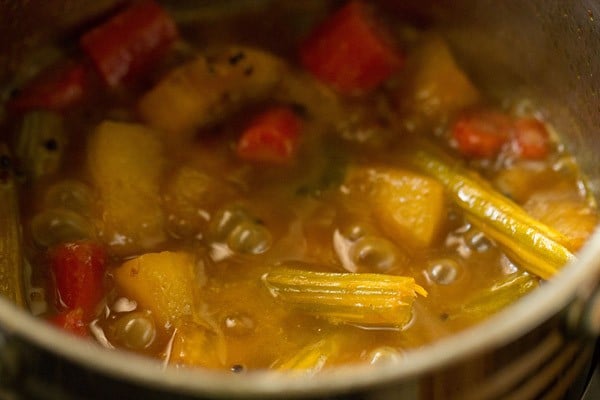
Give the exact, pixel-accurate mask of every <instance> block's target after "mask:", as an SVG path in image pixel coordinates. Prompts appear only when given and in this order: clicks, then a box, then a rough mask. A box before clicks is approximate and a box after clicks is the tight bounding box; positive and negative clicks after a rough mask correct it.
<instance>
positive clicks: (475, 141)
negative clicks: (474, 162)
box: [452, 111, 514, 158]
mask: <svg viewBox="0 0 600 400" xmlns="http://www.w3.org/2000/svg"><path fill="white" fill-rule="evenodd" d="M513 134H514V126H513V121H512V120H511V119H510V118H509V117H508V116H507V115H505V114H502V113H500V112H494V111H487V112H476V113H467V114H464V115H462V116H461V117H460V118H459V119H458V120H457V121H456V122H455V123H454V126H453V127H452V138H453V139H454V140H455V142H456V145H457V147H458V151H459V152H460V153H461V154H462V155H464V156H467V157H474V158H493V157H495V156H496V155H498V153H500V150H501V149H502V147H503V146H504V145H505V144H506V143H508V142H509V140H510V139H511V137H512V136H513Z"/></svg>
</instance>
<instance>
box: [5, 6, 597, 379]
mask: <svg viewBox="0 0 600 400" xmlns="http://www.w3.org/2000/svg"><path fill="white" fill-rule="evenodd" d="M269 5H270V7H269V9H268V10H267V9H262V8H261V7H256V8H252V7H251V8H250V9H248V10H244V11H243V12H242V11H239V10H236V9H235V7H234V8H232V9H231V10H229V11H228V12H224V13H220V14H219V13H210V12H206V13H203V12H202V10H200V11H198V12H197V15H193V16H190V15H186V18H181V17H182V16H181V15H178V14H177V13H176V12H175V11H173V12H171V11H170V10H168V9H165V8H164V7H163V6H162V5H160V4H159V3H156V2H155V1H153V0H142V1H135V2H131V3H128V4H126V5H124V6H123V7H122V8H121V9H117V10H115V11H114V14H113V15H110V16H108V17H107V18H106V19H105V20H104V21H100V22H99V23H98V24H97V25H95V26H92V27H89V28H88V29H87V30H86V31H85V32H84V33H83V34H82V35H81V36H80V37H79V38H77V40H75V41H74V43H68V44H66V45H64V46H60V47H57V48H52V49H49V50H48V49H47V50H48V51H47V52H46V54H47V55H48V56H47V57H46V58H47V59H46V60H43V62H40V63H39V65H34V66H30V67H29V68H27V69H24V71H23V76H22V77H20V78H21V81H22V84H21V87H20V88H19V90H16V91H14V93H13V94H12V96H11V98H10V99H8V100H7V101H6V104H5V105H4V106H5V108H6V110H7V111H8V112H7V113H6V115H7V117H6V118H5V120H4V121H2V126H3V129H6V130H8V131H11V132H13V133H14V134H13V136H12V139H13V143H12V144H13V150H14V153H15V156H16V159H17V165H16V169H17V171H16V172H17V173H18V177H19V185H20V186H19V190H20V193H21V206H20V212H21V214H22V215H21V219H22V221H23V223H24V232H23V234H24V247H25V256H26V258H27V260H28V262H27V264H28V268H27V269H28V273H27V280H28V282H27V287H26V289H27V290H26V292H27V298H26V301H27V304H28V305H29V307H30V309H31V312H32V313H34V314H36V315H39V316H40V318H44V319H46V320H48V321H49V322H50V323H52V324H54V325H56V326H57V327H58V328H59V329H64V330H66V331H68V332H70V333H71V334H73V335H74V336H79V337H82V338H84V339H83V340H91V341H96V342H97V343H98V345H100V346H104V347H107V348H109V349H114V348H118V349H122V350H124V351H131V352H136V353H139V354H144V355H147V356H150V357H155V358H157V359H160V360H162V361H163V362H164V363H166V364H172V365H176V366H182V367H183V366H193V367H204V368H212V369H221V370H227V371H231V372H232V373H240V372H244V371H247V370H256V369H267V368H271V369H276V370H280V371H295V373H309V374H313V373H318V372H319V371H321V370H322V369H323V368H329V367H332V366H336V365H341V364H351V363H380V362H401V360H402V354H403V353H404V352H405V351H408V350H411V349H415V348H419V347H422V346H426V345H427V344H428V343H431V342H433V341H436V340H439V339H441V338H443V337H446V336H448V335H452V334H453V333H455V332H458V331H460V330H463V329H466V328H468V327H470V326H472V325H474V324H477V323H478V322H480V321H482V320H483V319H485V318H487V317H489V316H490V315H492V314H494V313H496V312H498V311H499V310H501V309H502V308H504V307H505V306H507V305H509V304H511V303H513V302H515V301H517V300H518V299H519V298H520V297H522V296H524V295H526V294H527V293H529V292H530V291H531V290H535V288H537V287H538V286H539V285H540V284H543V282H544V281H546V280H549V279H552V277H553V276H554V275H555V274H556V273H557V272H558V271H559V270H560V269H561V268H562V267H563V266H564V265H566V264H568V263H569V262H571V261H573V260H574V259H575V257H576V256H575V254H576V252H577V250H578V249H579V248H581V246H582V245H583V244H584V243H585V241H586V239H587V237H588V236H589V235H590V234H591V233H592V231H593V230H594V229H595V226H596V224H597V222H598V215H597V209H596V205H595V203H594V200H593V198H592V196H591V195H590V194H589V192H588V190H587V188H586V184H585V180H584V178H583V177H582V176H581V174H580V172H579V169H578V167H577V164H576V162H575V160H574V159H573V158H572V157H571V156H570V155H569V154H568V153H567V152H566V151H565V149H564V147H563V146H562V145H561V143H560V141H559V137H560V135H559V133H557V132H555V130H554V129H553V127H552V124H551V116H548V115H546V114H545V113H544V112H543V110H540V109H537V108H536V107H535V106H532V105H531V102H530V101H528V100H527V99H524V100H523V101H522V102H509V101H506V100H505V99H495V98H492V97H490V96H488V95H487V94H486V93H483V92H481V90H480V89H479V88H478V87H477V85H476V83H475V82H473V81H472V80H471V79H470V77H469V75H468V72H467V71H466V70H465V69H464V68H463V66H462V65H461V64H460V63H459V61H458V60H457V59H456V58H455V56H454V54H453V51H452V48H451V46H450V44H449V43H448V42H447V41H446V39H445V38H444V37H443V36H442V35H440V34H439V33H438V32H436V30H435V27H428V28H424V27H423V26H421V25H416V24H413V23H412V22H411V21H410V20H405V21H403V22H402V23H398V22H397V21H396V22H394V23H391V22H390V21H388V20H387V18H386V14H387V13H388V12H387V9H386V8H385V7H384V5H381V6H379V7H378V6H377V5H375V4H371V2H369V3H367V2H365V1H360V0H351V1H349V2H344V3H340V2H323V1H307V2H278V3H275V2H274V3H269ZM259 21H260V22H259Z"/></svg>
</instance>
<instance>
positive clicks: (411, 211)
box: [347, 167, 446, 248]
mask: <svg viewBox="0 0 600 400" xmlns="http://www.w3.org/2000/svg"><path fill="white" fill-rule="evenodd" d="M347 183H348V184H349V185H350V187H355V188H361V189H362V190H365V191H366V193H367V195H368V198H369V200H368V201H369V204H368V206H367V207H368V208H369V209H371V210H372V212H373V214H374V215H375V217H376V218H377V220H378V222H379V224H380V225H381V226H382V228H383V229H384V230H385V231H386V232H387V233H388V235H390V236H391V237H393V238H394V239H395V240H396V241H397V242H399V243H405V244H406V245H408V246H414V247H418V248H424V247H426V246H428V245H430V244H431V243H433V242H434V241H435V239H436V238H437V235H438V233H439V232H440V229H441V227H442V225H443V223H444V218H445V217H446V197H445V193H444V188H443V186H442V185H441V184H440V183H438V182H437V181H436V180H434V179H431V178H429V177H427V176H424V175H419V174H416V173H414V172H410V171H406V170H401V169H392V168H384V167H377V168H367V167H361V168H358V169H355V170H354V171H351V172H350V173H349V176H348V179H347Z"/></svg>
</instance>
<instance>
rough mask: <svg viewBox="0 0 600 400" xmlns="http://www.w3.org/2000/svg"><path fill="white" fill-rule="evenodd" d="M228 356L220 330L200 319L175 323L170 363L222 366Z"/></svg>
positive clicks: (169, 357)
mask: <svg viewBox="0 0 600 400" xmlns="http://www.w3.org/2000/svg"><path fill="white" fill-rule="evenodd" d="M226 358H227V348H226V346H225V342H224V340H223V335H222V333H221V332H219V331H218V330H216V329H214V328H212V327H210V326H209V325H208V324H206V323H203V322H199V321H194V322H191V321H179V322H178V323H177V324H176V325H175V333H174V337H173V342H172V346H171V353H170V354H169V355H168V362H169V363H170V364H175V365H188V366H196V367H206V368H222V367H224V366H225V361H226Z"/></svg>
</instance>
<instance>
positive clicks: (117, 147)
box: [88, 121, 166, 255]
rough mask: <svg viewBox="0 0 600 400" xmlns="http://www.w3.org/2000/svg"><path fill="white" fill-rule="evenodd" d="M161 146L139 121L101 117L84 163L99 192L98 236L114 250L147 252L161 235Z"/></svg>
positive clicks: (155, 136) (127, 252) (120, 251)
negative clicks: (103, 118) (131, 122)
mask: <svg viewBox="0 0 600 400" xmlns="http://www.w3.org/2000/svg"><path fill="white" fill-rule="evenodd" d="M163 164H164V159H163V147H162V144H161V142H160V140H159V139H158V137H157V135H156V133H155V132H154V131H152V130H150V129H148V128H146V127H144V126H142V125H138V124H127V123H121V122H110V121H107V122H103V123H101V124H100V125H99V126H98V128H97V129H96V131H95V132H94V133H93V135H92V137H91V139H90V143H89V147H88V168H89V170H90V172H91V175H92V181H93V184H94V186H95V187H96V188H97V190H98V191H99V194H100V202H99V209H98V210H96V211H97V212H96V213H97V216H98V219H99V220H100V237H101V238H102V239H103V240H104V241H105V242H106V243H107V244H108V245H109V246H110V247H111V250H112V252H113V253H115V254H117V255H133V254H139V253H140V252H144V251H148V250H149V249H152V248H153V247H154V246H156V245H157V244H158V243H161V242H162V241H163V240H164V239H165V238H166V234H165V230H164V221H165V217H164V213H163V211H162V209H161V207H160V195H159V183H160V178H161V176H162V173H163Z"/></svg>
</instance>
